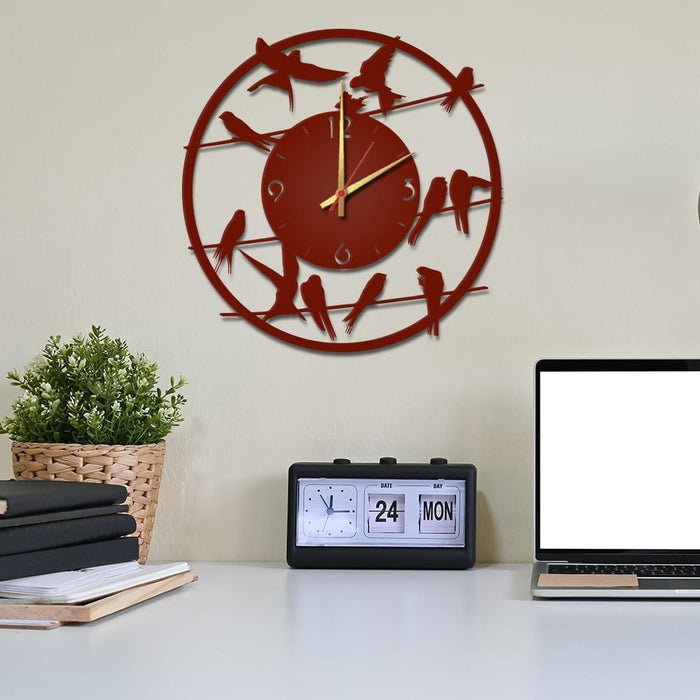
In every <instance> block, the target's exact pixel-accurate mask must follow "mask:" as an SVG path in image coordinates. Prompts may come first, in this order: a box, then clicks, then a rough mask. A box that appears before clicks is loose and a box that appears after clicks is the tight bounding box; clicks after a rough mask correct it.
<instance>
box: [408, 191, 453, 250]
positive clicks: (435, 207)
mask: <svg viewBox="0 0 700 700" xmlns="http://www.w3.org/2000/svg"><path fill="white" fill-rule="evenodd" d="M446 197H447V180H446V179H445V178H444V177H434V178H433V179H432V181H431V183H430V187H428V191H427V192H426V193H425V199H424V200H423V209H422V210H421V212H420V213H419V214H418V216H417V217H416V221H415V224H414V225H413V228H412V229H411V233H410V234H409V236H408V244H409V245H415V244H416V243H417V242H418V236H420V234H421V232H422V231H423V229H424V228H425V227H426V226H427V225H428V221H430V218H431V217H432V216H433V214H435V213H437V212H438V211H440V209H442V207H443V206H444V204H445V198H446Z"/></svg>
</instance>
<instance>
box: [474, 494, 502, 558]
mask: <svg viewBox="0 0 700 700" xmlns="http://www.w3.org/2000/svg"><path fill="white" fill-rule="evenodd" d="M497 551H498V542H497V538H496V527H495V524H494V519H493V512H492V510H491V506H490V505H489V502H488V501H487V500H486V496H485V495H484V493H483V492H482V491H478V490H477V492H476V561H477V562H480V561H490V558H489V559H487V560H482V555H483V553H484V552H497Z"/></svg>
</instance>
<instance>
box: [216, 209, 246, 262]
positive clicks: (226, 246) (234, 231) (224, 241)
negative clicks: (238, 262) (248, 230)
mask: <svg viewBox="0 0 700 700" xmlns="http://www.w3.org/2000/svg"><path fill="white" fill-rule="evenodd" d="M244 232H245V212H244V211H243V209H236V211H235V212H234V213H233V216H232V217H231V221H229V222H228V224H226V228H225V229H224V232H223V233H222V234H221V240H220V241H219V243H218V244H217V246H216V250H214V258H215V259H216V269H215V271H216V272H218V271H219V268H220V267H221V263H222V262H223V261H224V260H226V261H227V262H228V271H229V274H231V266H232V265H233V249H234V248H235V247H236V243H238V241H239V240H240V239H241V236H242V235H243V233H244Z"/></svg>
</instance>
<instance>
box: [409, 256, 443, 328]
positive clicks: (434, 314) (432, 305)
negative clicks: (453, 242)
mask: <svg viewBox="0 0 700 700" xmlns="http://www.w3.org/2000/svg"><path fill="white" fill-rule="evenodd" d="M416 272H417V273H418V284H420V286H421V287H423V294H424V295H425V305H426V307H427V310H428V317H427V318H428V335H434V336H435V337H436V338H437V337H438V336H439V335H440V299H441V298H442V292H443V291H444V289H445V281H444V279H443V277H442V272H440V271H439V270H433V269H432V268H430V267H423V266H421V267H418V268H416Z"/></svg>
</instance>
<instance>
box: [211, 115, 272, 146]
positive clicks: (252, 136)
mask: <svg viewBox="0 0 700 700" xmlns="http://www.w3.org/2000/svg"><path fill="white" fill-rule="evenodd" d="M219 119H221V121H222V122H223V123H224V126H225V127H226V129H227V130H228V131H229V133H230V134H231V135H232V136H234V137H236V138H237V139H240V140H241V141H245V142H246V143H250V144H252V145H253V146H255V147H256V148H259V149H260V150H262V151H265V152H269V150H270V147H271V146H274V145H275V142H274V141H273V140H272V139H271V138H268V137H267V136H263V134H259V133H258V132H257V131H254V130H253V129H251V128H250V127H249V126H248V125H247V124H246V123H245V122H244V121H243V120H242V119H239V118H238V117H237V116H236V115H235V114H234V113H233V112H222V113H221V114H220V115H219Z"/></svg>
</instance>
